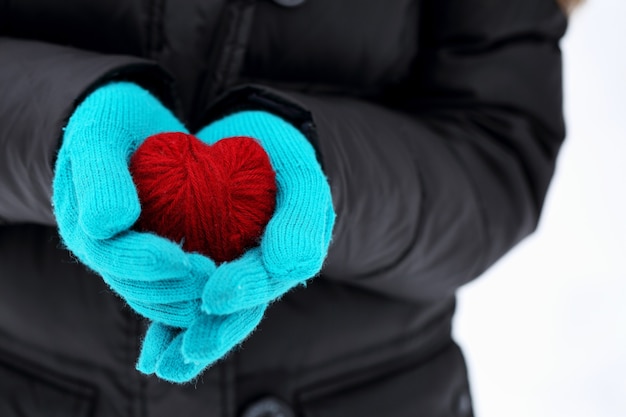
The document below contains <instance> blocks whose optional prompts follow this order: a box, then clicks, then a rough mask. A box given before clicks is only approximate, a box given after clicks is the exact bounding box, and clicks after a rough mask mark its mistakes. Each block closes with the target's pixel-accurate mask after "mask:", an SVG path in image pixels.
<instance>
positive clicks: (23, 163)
mask: <svg viewBox="0 0 626 417" xmlns="http://www.w3.org/2000/svg"><path fill="white" fill-rule="evenodd" d="M0 62H2V65H0V91H1V94H0V149H1V152H0V223H2V222H5V223H17V222H34V223H40V224H47V225H54V224H55V220H54V216H53V215H52V207H51V204H50V197H51V184H52V166H53V163H54V160H55V158H56V152H57V149H58V146H59V140H60V138H61V135H62V133H63V132H62V128H63V126H65V124H66V123H67V120H68V118H69V117H70V115H71V113H72V112H73V110H74V108H75V107H76V105H77V103H78V102H80V101H81V99H82V98H84V97H85V96H86V95H87V94H88V93H89V92H91V91H92V90H93V89H95V88H96V87H97V86H99V85H101V84H104V83H106V82H107V81H110V80H112V79H116V80H129V81H134V82H136V83H139V84H141V85H142V86H144V87H145V88H147V89H149V90H151V91H152V92H154V93H155V94H156V95H157V96H158V97H159V98H160V99H161V100H162V101H164V102H165V103H166V104H168V105H170V106H171V105H173V98H172V96H171V95H170V91H169V78H168V77H167V76H166V75H165V74H164V73H163V72H162V71H161V70H159V69H158V67H157V66H156V65H155V64H153V63H151V62H150V61H147V60H144V59H141V58H136V57H130V56H121V55H103V54H97V53H92V52H87V51H84V50H80V49H75V48H71V47H64V46H58V45H53V44H49V43H44V42H37V41H26V40H19V39H14V38H7V37H1V36H0Z"/></svg>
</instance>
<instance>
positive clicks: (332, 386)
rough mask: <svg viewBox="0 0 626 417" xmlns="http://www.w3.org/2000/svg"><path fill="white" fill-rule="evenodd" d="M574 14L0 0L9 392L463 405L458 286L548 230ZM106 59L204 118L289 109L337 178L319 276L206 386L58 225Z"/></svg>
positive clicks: (538, 8)
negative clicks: (77, 116)
mask: <svg viewBox="0 0 626 417" xmlns="http://www.w3.org/2000/svg"><path fill="white" fill-rule="evenodd" d="M565 28H566V19H565V16H564V15H563V13H562V12H561V11H560V10H559V8H558V6H557V5H556V3H555V2H554V1H553V0H511V1H507V2H493V1H487V0H472V1H466V0H465V1H461V0H437V1H436V0H389V1H385V2H379V1H364V0H344V1H336V0H308V1H305V2H302V3H301V4H299V5H297V6H295V7H283V6H280V5H279V4H277V3H276V2H273V1H270V0H232V1H225V0H211V1H207V0H184V1H174V0H148V1H146V0H130V1H129V0H125V1H123V0H114V1H110V0H107V1H103V0H102V1H100V0H95V1H91V2H83V1H78V0H69V1H64V2H54V3H50V2H44V1H40V0H28V1H19V2H1V1H0V224H2V226H0V364H4V365H1V366H0V375H1V376H2V378H0V379H2V383H3V384H6V389H5V388H3V389H2V390H0V410H4V408H2V407H10V404H16V403H15V402H14V401H13V400H12V399H11V398H12V397H13V396H14V394H7V393H9V392H11V390H13V392H23V393H24V394H23V395H24V397H22V398H28V395H31V394H32V393H33V392H37V394H36V395H39V394H38V393H39V392H40V390H41V392H42V394H41V396H42V397H41V398H45V400H43V401H46V402H49V403H57V404H59V407H61V409H62V408H63V407H70V409H71V407H74V409H75V410H77V411H76V413H78V415H80V413H85V412H87V413H88V415H93V416H96V417H98V416H150V417H152V416H156V417H161V416H169V415H173V414H175V413H178V414H181V413H182V414H185V415H190V416H191V415H205V416H220V417H231V416H235V415H237V414H238V413H242V412H243V411H244V410H246V409H254V404H255V402H256V401H262V400H263V398H276V399H277V401H280V404H286V406H288V407H291V410H292V411H293V412H294V413H296V414H297V415H301V416H320V417H327V416H328V417H330V416H340V415H364V416H365V415H372V416H374V415H376V416H378V415H384V416H390V417H393V416H405V415H407V416H408V415H425V416H426V415H429V416H430V415H432V416H453V415H471V402H470V401H469V399H468V397H467V395H468V391H469V388H468V387H467V380H466V379H467V378H466V372H465V368H464V364H463V361H462V357H461V355H460V353H459V351H458V349H457V348H456V347H454V345H453V344H452V342H451V341H450V326H451V319H452V314H453V311H454V293H455V290H456V289H457V288H458V287H459V286H460V285H462V284H464V283H466V282H468V281H470V280H472V279H474V278H476V277H477V276H479V275H480V274H481V273H482V272H483V271H484V270H486V269H487V268H488V267H489V266H490V265H492V264H493V263H494V262H495V261H497V260H498V259H499V258H500V257H501V256H502V255H503V254H504V253H506V252H507V251H508V250H509V249H510V248H512V247H513V246H514V245H515V244H516V243H517V242H519V241H520V240H521V239H523V238H524V237H525V236H527V235H528V234H530V233H531V232H532V231H533V230H534V229H535V228H536V227H537V224H538V221H539V218H540V213H541V208H542V205H543V201H544V198H545V195H546V192H547V190H548V186H549V182H550V179H551V177H552V174H553V171H554V168H555V163H556V158H557V155H558V151H559V148H560V145H561V143H562V140H563V138H564V134H565V132H564V126H563V118H562V108H561V106H562V90H561V54H560V50H559V44H558V43H559V39H560V38H561V36H562V35H563V33H564V31H565ZM111 79H127V80H131V81H135V82H138V83H140V84H141V85H142V86H144V87H146V88H148V89H150V90H151V91H153V92H154V93H155V94H156V95H157V96H158V97H159V98H160V99H161V100H163V102H164V103H165V104H166V105H167V106H168V107H170V108H172V109H173V110H174V111H175V112H176V114H177V115H178V116H179V117H180V118H181V119H182V120H183V121H185V122H186V124H187V125H188V127H189V128H190V129H191V130H192V131H195V130H197V129H199V128H201V127H202V126H203V125H204V124H206V123H208V122H210V121H212V120H215V119H217V118H219V117H221V116H223V115H225V114H229V113H232V112H235V111H238V110H242V109H252V108H255V109H264V110H268V111H271V112H274V113H276V114H279V115H280V116H282V117H284V118H285V119H287V120H289V121H290V122H291V123H293V124H294V125H295V126H296V127H298V128H299V129H300V130H301V131H302V132H303V133H304V134H305V135H306V136H307V137H308V138H309V140H310V141H311V143H312V144H313V145H314V146H315V148H316V150H317V153H318V158H319V159H320V162H321V163H322V166H323V168H324V171H325V173H326V174H327V176H328V178H329V181H330V183H331V187H332V193H333V202H334V205H335V208H336V211H337V215H338V217H337V223H336V227H335V230H334V232H333V243H332V245H331V248H330V252H329V256H328V260H327V262H326V264H325V267H324V269H323V271H322V275H321V276H320V277H318V278H316V279H314V280H313V281H312V282H311V283H310V284H309V285H308V286H307V287H306V288H300V289H297V290H294V291H292V292H290V293H288V294H287V295H286V296H285V297H283V298H282V299H281V300H280V301H278V302H276V303H275V304H273V305H272V306H271V308H270V309H269V311H268V313H267V316H266V318H265V319H264V320H263V322H262V323H261V326H260V328H259V329H258V330H257V331H256V332H255V333H254V334H253V336H252V337H251V338H250V339H249V340H247V341H246V342H245V343H244V344H243V346H242V347H241V348H239V349H237V350H236V351H235V352H233V353H231V354H230V355H229V356H228V357H227V358H226V359H225V360H223V361H220V362H219V363H218V364H216V365H215V366H213V367H212V368H211V369H209V370H208V371H207V372H205V373H204V374H203V376H202V378H200V379H199V380H198V381H197V383H196V384H195V385H194V384H192V385H186V386H176V385H170V384H167V383H164V382H162V381H158V380H156V379H155V378H146V377H143V376H142V375H140V374H138V373H137V372H136V371H134V365H133V362H134V360H135V359H136V356H137V352H138V347H139V344H140V341H141V334H142V331H143V330H144V326H145V323H143V322H142V321H141V320H140V318H138V317H136V316H135V315H134V314H133V313H132V312H131V311H130V309H129V308H128V307H127V306H125V305H124V303H123V302H122V301H121V300H120V299H118V298H117V297H116V296H115V295H114V294H112V293H111V292H110V291H109V290H108V289H107V288H106V286H105V285H104V284H103V283H102V281H101V280H100V278H98V277H97V276H94V275H93V274H91V273H90V272H89V271H87V270H86V269H85V268H84V267H83V266H81V265H79V264H78V263H76V262H75V261H74V260H73V259H72V258H71V256H70V255H69V254H68V253H67V251H65V250H64V249H63V248H62V247H61V244H60V243H59V239H58V236H57V233H56V230H55V224H54V218H53V215H52V213H51V207H50V185H51V181H52V174H53V173H52V166H53V163H54V158H55V153H56V150H57V148H58V145H59V140H60V138H61V136H62V127H63V125H64V124H65V122H66V120H67V119H68V117H69V116H70V114H71V112H72V111H73V109H74V108H75V106H76V104H77V103H78V102H79V101H80V100H81V99H82V97H84V96H85V95H86V94H88V93H89V92H90V91H92V90H93V89H94V88H97V86H99V85H101V84H102V83H105V82H107V81H108V80H111ZM15 358H16V359H15ZM14 359H15V360H14ZM14 362H16V363H17V362H19V363H24V364H28V366H13V363H14ZM9 365H10V366H9ZM33 369H36V370H37V371H33ZM39 374H41V375H39ZM50 375H54V378H55V379H54V380H55V381H57V380H62V381H70V382H69V383H68V384H69V385H68V384H65V382H64V383H63V384H61V385H62V386H63V387H67V386H72V387H73V386H76V385H78V386H80V385H81V384H83V385H84V386H86V387H90V388H89V389H88V390H87V391H79V392H78V394H76V393H73V394H71V395H69V396H68V395H66V394H67V393H66V391H67V390H66V391H63V390H59V389H58V386H57V385H54V384H52V385H50V383H49V382H50V377H49V376H50ZM76 381H78V382H76ZM429 381H433V383H429ZM64 384H65V385H64ZM29 387H34V388H29ZM411 387H414V389H413V388H411ZM251 407H252V408H251ZM6 409H7V410H10V408H6ZM257 409H260V408H257ZM183 410H184V411H183ZM7 412H8V411H7ZM33 413H34V411H33ZM9 415H10V414H9Z"/></svg>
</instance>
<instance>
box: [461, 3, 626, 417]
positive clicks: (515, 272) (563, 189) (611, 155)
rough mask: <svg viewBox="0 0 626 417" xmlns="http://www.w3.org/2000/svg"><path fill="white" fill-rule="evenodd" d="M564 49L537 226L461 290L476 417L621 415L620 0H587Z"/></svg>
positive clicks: (623, 70)
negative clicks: (551, 160)
mask: <svg viewBox="0 0 626 417" xmlns="http://www.w3.org/2000/svg"><path fill="white" fill-rule="evenodd" d="M546 1H547V0H546ZM562 49H563V55H564V65H565V68H564V70H565V74H564V75H565V85H564V87H565V115H566V121H567V124H568V137H567V140H566V142H565V144H564V147H563V149H562V152H561V155H560V157H559V163H558V167H557V172H556V175H555V177H554V181H553V183H552V185H551V188H550V191H549V194H548V198H547V202H546V205H545V210H544V212H543V216H542V219H541V222H540V225H539V229H538V231H537V232H536V233H535V234H534V235H532V236H531V237H529V238H527V239H526V240H525V241H524V242H522V243H521V244H520V245H519V246H518V247H516V248H515V249H514V250H513V251H512V252H511V253H510V254H508V255H507V256H506V257H505V258H504V259H502V260H501V261H500V262H498V263H497V264H496V265H495V266H494V267H493V268H492V269H491V270H489V271H488V272H487V273H486V274H484V275H483V276H482V277H481V278H479V279H478V280H476V281H474V282H472V283H470V284H469V285H466V286H465V287H463V288H462V289H461V290H460V291H459V310H458V314H457V318H456V321H455V336H456V338H457V341H458V342H459V344H460V345H461V346H462V348H463V350H464V352H465V354H466V358H467V361H468V366H469V371H470V382H471V384H472V392H473V397H474V408H475V414H476V417H502V416H507V417H522V416H523V417H529V416H530V417H583V416H584V417H626V1H624V0H587V3H586V4H585V5H584V6H583V7H581V9H579V10H578V11H577V12H575V13H574V15H573V16H572V18H571V21H570V26H569V30H568V33H567V35H566V37H565V38H564V40H563V42H562Z"/></svg>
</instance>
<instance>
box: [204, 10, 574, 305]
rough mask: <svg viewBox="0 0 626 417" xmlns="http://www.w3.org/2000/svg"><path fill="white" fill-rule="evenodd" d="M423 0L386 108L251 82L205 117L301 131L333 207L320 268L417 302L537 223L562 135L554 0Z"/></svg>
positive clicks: (483, 264) (466, 275)
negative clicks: (259, 116)
mask: <svg viewBox="0 0 626 417" xmlns="http://www.w3.org/2000/svg"><path fill="white" fill-rule="evenodd" d="M431 3H432V4H430V5H429V6H428V7H427V8H426V10H424V11H423V16H424V19H425V20H424V22H423V24H422V27H424V28H425V31H424V33H423V34H422V39H423V44H422V45H421V49H420V56H419V58H418V61H417V62H416V65H415V71H414V77H413V79H411V80H407V83H406V85H404V86H402V92H401V93H397V94H390V95H389V99H387V100H385V101H384V103H383V102H379V103H372V102H367V101H364V100H360V99H357V98H351V97H338V96H330V95H314V94H306V93H295V92H289V91H275V90H271V89H269V88H265V87H261V86H246V87H242V88H238V89H235V90H233V91H230V92H229V93H228V94H226V95H225V96H224V97H222V98H221V99H220V100H219V101H218V102H216V103H215V105H214V106H213V109H212V111H211V113H210V114H209V115H208V116H207V118H208V119H211V118H217V117H219V115H220V114H224V113H228V112H232V111H237V110H241V109H246V108H247V109H249V108H264V109H267V110H270V111H273V112H275V113H277V114H279V115H281V116H282V117H284V118H285V119H287V120H289V121H290V122H292V123H293V124H294V125H296V126H297V127H299V128H300V129H301V130H302V131H303V132H304V133H305V134H306V135H307V137H308V138H309V139H310V140H311V142H312V143H313V144H314V146H316V148H317V151H318V153H319V157H320V159H321V162H322V165H323V167H324V170H325V173H326V175H327V176H328V178H329V181H330V183H331V187H332V193H333V200H334V205H335V209H336V212H337V221H336V226H335V229H334V233H333V242H332V244H331V247H330V251H329V254H328V259H327V262H326V264H325V267H324V269H323V271H322V275H323V276H325V277H326V278H328V279H334V280H341V281H345V282H347V283H350V284H353V285H358V286H361V287H365V288H368V289H372V290H375V291H378V292H381V293H385V294H388V295H392V296H397V297H401V298H408V299H414V300H416V299H424V298H439V297H445V296H449V295H451V294H452V293H453V292H454V291H455V290H456V288H457V287H458V286H460V285H462V284H463V283H466V282H468V281H469V280H471V279H473V278H475V277H477V276H478V275H480V274H481V273H482V272H483V271H484V270H485V269H487V268H488V267H489V266H490V265H492V264H493V263H494V262H495V261H497V260H498V259H499V258H500V257H501V256H502V255H503V254H504V253H506V252H507V251H508V250H509V249H510V248H512V247H513V246H514V245H515V244H516V243H517V242H519V241H520V240H521V239H522V238H524V237H525V236H527V235H528V234H529V233H531V232H532V231H533V230H534V229H535V228H536V225H537V222H538V220H539V215H540V211H541V207H542V205H543V200H544V197H545V194H546V191H547V188H548V184H549V181H550V179H551V177H552V174H553V170H554V166H555V160H556V156H557V152H558V149H559V147H560V144H561V142H562V140H563V137H564V128H563V120H562V108H561V106H562V104H561V94H562V93H561V56H560V50H559V47H558V42H559V39H560V37H561V36H562V34H563V32H564V30H565V26H566V20H565V17H564V15H563V14H562V12H561V11H560V10H559V9H558V6H557V5H556V3H553V2H550V1H544V0H541V1H539V0H537V1H519V2H501V3H497V4H496V3H493V2H490V3H489V5H485V6H484V7H483V9H484V11H483V12H481V13H480V14H478V13H472V12H471V10H465V9H466V8H470V7H474V8H480V6H477V5H476V4H475V2H471V3H467V4H466V3H464V2H461V1H453V0H449V1H443V2H431ZM481 10H482V9H481ZM430 22H436V24H434V25H432V26H429V25H430V24H431V23H430Z"/></svg>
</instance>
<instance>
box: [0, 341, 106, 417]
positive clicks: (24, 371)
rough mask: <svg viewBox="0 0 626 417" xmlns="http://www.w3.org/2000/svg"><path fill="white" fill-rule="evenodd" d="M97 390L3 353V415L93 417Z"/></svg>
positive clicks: (0, 391) (0, 413) (0, 374)
mask: <svg viewBox="0 0 626 417" xmlns="http://www.w3.org/2000/svg"><path fill="white" fill-rule="evenodd" d="M94 398H95V389H93V388H92V387H90V386H88V385H86V384H83V383H81V382H78V381H73V380H71V379H69V378H66V377H63V376H60V375H56V374H54V373H53V372H50V371H48V370H44V369H43V368H41V367H40V366H38V365H36V364H34V363H30V362H28V361H25V360H23V359H21V358H17V357H15V356H12V355H7V354H6V353H5V352H1V351H0V416H2V417H24V416H28V417H70V416H71V417H89V416H91V415H92V414H93V404H94Z"/></svg>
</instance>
